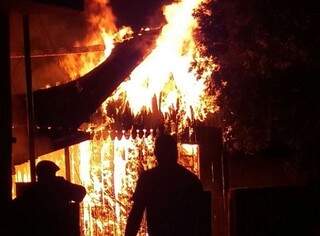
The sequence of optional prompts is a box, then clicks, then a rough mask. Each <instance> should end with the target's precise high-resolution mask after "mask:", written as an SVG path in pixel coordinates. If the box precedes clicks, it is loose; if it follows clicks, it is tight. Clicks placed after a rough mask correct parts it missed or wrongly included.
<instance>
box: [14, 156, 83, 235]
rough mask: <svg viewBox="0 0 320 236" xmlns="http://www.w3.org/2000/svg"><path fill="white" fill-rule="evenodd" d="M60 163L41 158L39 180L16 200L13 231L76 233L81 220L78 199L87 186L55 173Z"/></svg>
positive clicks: (37, 169)
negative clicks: (77, 215) (79, 218)
mask: <svg viewBox="0 0 320 236" xmlns="http://www.w3.org/2000/svg"><path fill="white" fill-rule="evenodd" d="M58 170H59V167H58V166H57V165H56V164H54V163H53V162H50V161H41V162H39V163H38V165H37V167H36V172H37V176H38V182H36V183H35V184H33V185H31V186H30V187H29V188H27V189H26V190H25V191H24V192H23V193H22V195H21V196H19V197H17V198H16V199H15V200H14V201H13V210H12V213H13V217H12V219H13V223H14V226H15V227H12V235H32V236H38V235H42V236H73V235H75V234H76V231H77V230H76V229H75V226H76V224H77V223H78V222H74V219H77V217H76V214H77V212H76V211H75V210H74V209H75V208H74V206H76V203H79V202H81V201H82V200H83V198H84V197H85V195H86V190H85V188H84V187H82V186H80V185H76V184H73V183H70V182H68V181H66V180H65V179H64V178H63V177H60V176H55V174H56V172H57V171H58Z"/></svg>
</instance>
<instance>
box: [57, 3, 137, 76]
mask: <svg viewBox="0 0 320 236" xmlns="http://www.w3.org/2000/svg"><path fill="white" fill-rule="evenodd" d="M85 12H86V19H87V22H88V24H89V26H88V31H89V32H88V33H87V36H86V37H85V38H84V39H83V40H82V41H81V42H76V43H75V47H79V46H80V45H87V46H96V45H104V50H103V51H96V52H88V53H85V54H77V55H72V54H71V55H68V56H66V57H64V59H63V60H61V61H60V66H61V67H62V68H63V69H64V70H65V71H66V72H67V73H68V75H69V77H70V78H71V79H76V78H78V77H80V76H83V75H84V74H86V73H88V72H89V71H91V70H92V69H93V68H95V67H96V66H98V65H99V64H101V63H102V62H103V61H104V60H105V59H106V58H107V57H108V56H109V55H110V54H111V51H112V49H113V48H114V43H115V42H121V41H123V39H124V38H125V36H126V35H127V34H129V35H130V34H132V30H131V28H130V27H122V28H121V29H120V30H118V29H117V27H116V25H115V23H114V22H115V17H114V15H113V13H112V10H111V8H110V7H109V6H108V0H91V1H87V6H86V11H85Z"/></svg>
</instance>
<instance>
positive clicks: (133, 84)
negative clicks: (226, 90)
mask: <svg viewBox="0 0 320 236" xmlns="http://www.w3.org/2000/svg"><path fill="white" fill-rule="evenodd" d="M203 1H204V0H181V1H179V2H175V3H173V4H171V5H168V6H166V7H164V8H163V14H164V16H165V18H166V21H167V24H166V25H165V26H164V27H163V28H162V31H161V33H160V35H159V38H158V39H157V42H156V48H155V49H154V50H153V51H152V53H151V54H150V55H149V56H148V57H147V58H146V59H145V60H144V61H143V62H142V63H141V64H140V65H139V66H138V67H137V68H136V69H135V70H134V71H133V72H132V73H131V75H130V76H129V78H128V79H127V80H126V81H125V82H123V83H122V84H121V85H120V86H119V87H118V89H117V90H116V91H115V92H114V94H113V95H112V96H111V97H110V98H108V99H107V100H106V101H105V102H104V104H103V106H102V107H103V110H104V111H105V114H106V115H107V116H108V115H109V114H107V112H106V111H107V110H108V109H107V108H108V106H109V105H110V104H111V103H112V102H114V101H116V102H117V104H122V105H123V106H126V104H128V105H129V107H130V109H131V112H132V114H133V115H134V116H136V115H138V114H140V113H141V112H145V111H146V112H149V113H151V112H154V109H155V106H154V104H155V102H154V101H155V100H156V105H157V106H156V109H157V110H158V111H160V114H161V116H162V122H167V121H168V119H169V117H172V113H174V114H175V116H176V119H178V120H179V122H178V123H179V124H178V126H179V128H184V127H186V126H189V125H190V121H191V122H193V121H194V120H199V121H203V120H205V118H206V117H207V115H208V114H209V113H213V112H215V111H216V110H217V109H218V107H217V106H216V105H215V96H214V95H212V93H211V92H212V90H210V89H211V88H210V84H211V76H212V73H213V72H214V70H215V69H216V68H217V67H216V65H215V64H214V62H213V60H212V59H211V58H204V57H201V54H200V50H199V49H198V48H197V44H196V40H195V38H194V34H193V32H194V30H195V29H196V27H197V24H198V23H197V20H196V19H195V18H194V16H193V12H194V10H196V9H197V8H198V7H199V5H200V4H201V3H202V2H203ZM89 6H94V7H95V8H94V7H92V8H90V7H89V16H88V19H89V20H88V21H89V22H90V24H91V25H92V26H94V27H93V28H94V29H95V31H94V30H91V31H90V32H91V34H89V35H88V37H87V38H86V39H85V40H84V42H85V43H86V44H90V45H91V44H97V43H101V42H102V41H104V47H105V52H104V53H87V54H83V55H80V56H79V55H70V56H68V57H67V58H66V59H65V60H64V61H63V67H64V68H65V69H66V70H67V71H68V73H69V75H70V77H71V78H76V77H79V76H81V75H83V74H85V73H87V72H88V71H90V70H91V69H93V68H94V67H95V66H97V65H98V64H100V63H101V62H102V61H103V60H105V59H106V58H107V57H108V56H109V55H110V53H111V51H112V49H113V47H114V42H116V41H121V40H122V39H123V38H124V36H125V35H126V34H127V33H131V34H132V31H131V29H130V28H128V27H124V28H122V29H121V30H119V31H117V29H116V27H115V25H114V23H113V22H114V16H113V14H112V12H111V10H110V9H109V8H108V7H107V3H106V2H105V0H94V1H91V4H89ZM90 9H91V11H90ZM92 9H98V11H97V10H95V11H93V10H92ZM101 19H104V20H103V21H102V20H101ZM145 29H148V28H147V27H146V28H145ZM79 57H80V58H79ZM199 68H201V73H197V71H199ZM119 110H120V109H119ZM108 120H110V119H108Z"/></svg>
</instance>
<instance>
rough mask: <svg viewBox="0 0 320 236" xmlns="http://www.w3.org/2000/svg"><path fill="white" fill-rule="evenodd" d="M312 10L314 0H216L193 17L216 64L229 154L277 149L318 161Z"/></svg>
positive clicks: (316, 18)
mask: <svg viewBox="0 0 320 236" xmlns="http://www.w3.org/2000/svg"><path fill="white" fill-rule="evenodd" d="M317 9H318V8H317V4H316V2H315V1H314V2H313V1H306V2H301V1H290V0H283V1H275V0H243V1H233V0H216V1H210V2H208V3H205V4H203V5H202V9H200V10H199V11H198V12H196V13H195V14H196V15H197V17H199V19H200V25H199V30H198V32H197V37H198V38H199V41H200V43H201V44H202V45H204V46H205V50H204V52H203V53H204V54H207V55H209V56H213V57H214V58H215V60H216V61H217V62H218V64H219V65H220V66H221V69H220V71H219V72H217V73H216V74H215V75H214V78H213V79H214V80H215V83H216V85H217V87H218V88H220V89H221V96H220V98H219V105H220V107H221V111H220V112H221V114H220V115H221V126H222V127H223V129H224V131H225V137H226V144H227V145H228V147H229V148H230V149H238V150H242V151H245V152H247V153H256V152H258V151H261V150H265V149H271V148H273V149H274V148H275V147H281V148H282V149H284V148H285V149H286V150H290V151H292V152H293V153H295V155H296V156H297V155H298V156H303V157H304V158H306V157H308V158H311V157H313V158H311V159H318V158H317V156H318V154H319V151H318V147H317V141H318V140H319V132H320V119H319V114H320V106H319V104H318V102H319V101H320V100H319V98H320V93H319V91H318V86H317V80H318V79H319V70H320V66H319V62H320V58H319V55H320V54H319V49H318V47H319V42H320V36H319V35H320V34H319V32H318V29H319V27H318V24H319V22H320V11H319V10H317ZM225 83H226V84H227V86H223V84H225ZM230 128H231V131H230ZM227 131H228V132H227Z"/></svg>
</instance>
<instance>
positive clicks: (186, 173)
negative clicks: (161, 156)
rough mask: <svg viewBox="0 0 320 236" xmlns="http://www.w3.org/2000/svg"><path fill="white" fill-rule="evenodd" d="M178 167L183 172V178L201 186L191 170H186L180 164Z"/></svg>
mask: <svg viewBox="0 0 320 236" xmlns="http://www.w3.org/2000/svg"><path fill="white" fill-rule="evenodd" d="M179 169H180V171H181V172H182V173H183V175H184V176H185V178H187V179H188V180H189V182H191V183H194V184H195V185H198V186H199V187H202V184H201V181H200V179H199V178H198V176H197V175H195V174H194V173H193V172H191V171H190V170H188V169H187V168H185V167H183V166H181V165H179Z"/></svg>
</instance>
